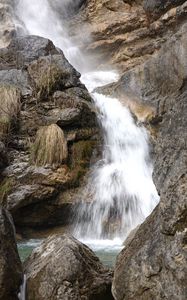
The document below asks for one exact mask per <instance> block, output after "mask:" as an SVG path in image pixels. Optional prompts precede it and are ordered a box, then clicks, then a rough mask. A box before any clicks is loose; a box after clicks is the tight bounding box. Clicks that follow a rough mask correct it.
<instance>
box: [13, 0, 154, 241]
mask: <svg viewBox="0 0 187 300" xmlns="http://www.w3.org/2000/svg"><path fill="white" fill-rule="evenodd" d="M75 2H76V1H74V3H75ZM55 3H57V4H58V3H59V0H56V1H55V2H53V5H51V4H50V2H49V1H48V0H39V1H38V0H32V1H30V0H20V1H19V3H18V7H17V14H18V15H19V18H20V19H21V21H22V23H23V24H24V26H25V30H26V31H27V32H28V33H29V34H34V35H39V36H43V37H46V38H49V39H51V40H52V41H53V42H54V44H55V45H56V46H57V47H59V48H61V49H62V50H63V51H64V53H65V56H66V57H67V59H68V60H69V61H70V62H71V63H72V65H74V67H75V68H77V69H78V70H79V71H80V72H82V77H81V80H82V82H84V83H85V85H86V86H87V88H88V90H89V91H90V93H92V92H93V90H94V88H96V87H98V86H102V85H105V84H107V83H110V82H113V81H116V80H117V79H118V75H117V74H116V73H115V72H113V71H111V72H109V71H107V72H104V71H94V70H93V71H92V72H89V73H85V69H86V67H87V65H89V62H88V61H86V59H85V58H84V57H83V56H82V54H81V53H80V51H79V49H78V48H77V47H76V45H73V43H72V41H71V39H70V38H69V37H68V31H67V28H66V25H65V21H64V20H61V19H60V18H59V16H58V14H57V12H56V10H55V9H54V6H55ZM60 3H61V10H63V2H62V1H61V2H60ZM64 3H66V4H67V0H66V1H65V2H64ZM71 3H72V2H71V1H68V4H69V5H70V4H71ZM67 7H70V6H67V5H65V6H64V10H65V9H67ZM92 97H93V100H94V102H95V105H96V107H97V108H98V120H99V123H100V126H101V128H102V131H103V138H104V145H103V154H102V159H101V160H100V161H99V162H98V163H97V164H96V165H95V166H93V170H92V172H91V175H90V177H89V179H88V183H87V186H86V187H85V189H84V191H83V193H82V195H80V197H81V199H82V202H83V203H82V205H81V208H80V209H79V211H78V216H77V220H76V229H75V235H76V236H77V237H78V238H80V239H83V240H87V241H88V240H89V239H92V240H94V239H99V240H102V239H114V238H119V240H120V243H121V240H123V239H124V237H125V236H127V234H128V233H129V231H130V230H131V229H133V228H135V227H136V225H138V224H139V223H141V222H142V221H143V220H144V219H145V218H146V217H147V216H148V215H149V214H150V213H151V211H152V210H153V208H154V207H155V205H156V204H157V203H158V201H159V197H158V194H157V191H156V188H155V186H154V183H153V181H152V170H153V168H152V164H151V161H150V157H149V147H148V134H147V132H146V130H145V128H143V127H142V126H137V125H136V124H135V121H134V119H133V117H132V115H131V113H130V112H129V110H128V109H127V108H126V107H124V106H123V105H122V104H121V103H120V102H119V101H118V99H114V98H110V97H106V96H104V95H102V94H98V93H92ZM88 198H90V199H91V202H90V204H89V205H87V204H85V205H84V202H85V200H86V199H88Z"/></svg>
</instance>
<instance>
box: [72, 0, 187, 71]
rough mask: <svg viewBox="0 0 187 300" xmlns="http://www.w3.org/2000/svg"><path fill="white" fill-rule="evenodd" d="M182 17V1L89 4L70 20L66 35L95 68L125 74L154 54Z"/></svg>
mask: <svg viewBox="0 0 187 300" xmlns="http://www.w3.org/2000/svg"><path fill="white" fill-rule="evenodd" d="M186 14H187V1H184V0H183V1H181V0H173V1H162V0H159V1H157V0H155V1H154V0H153V1H150V0H148V1H143V0H142V1H141V0H140V1H133V0H132V1H123V0H118V1H117V0H91V1H87V2H86V3H85V5H84V6H83V7H82V9H81V10H80V11H79V14H77V15H76V16H75V17H74V18H72V20H71V23H72V30H70V34H71V35H72V38H74V40H75V43H77V44H79V45H80V46H82V50H83V51H84V53H85V54H86V55H90V56H91V58H93V57H95V60H96V61H97V65H98V62H100V66H103V67H105V66H106V65H107V66H108V65H109V64H111V65H113V66H114V67H117V68H118V69H121V70H122V71H126V70H128V69H131V68H132V67H134V66H136V65H139V64H141V63H143V62H144V61H146V60H147V59H149V58H150V56H152V55H154V54H155V53H157V51H158V50H159V49H160V48H161V46H162V44H163V43H164V42H166V41H167V40H168V39H169V38H171V37H172V35H173V34H174V33H175V32H176V31H177V30H178V28H179V27H180V25H181V24H182V23H183V22H184V20H185V18H186ZM155 19H156V20H155ZM82 28H84V32H85V34H84V36H85V38H83V37H82V30H83V29H82Z"/></svg>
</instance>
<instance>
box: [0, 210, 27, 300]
mask: <svg viewBox="0 0 187 300" xmlns="http://www.w3.org/2000/svg"><path fill="white" fill-rule="evenodd" d="M21 282H22V266H21V261H20V258H19V255H18V251H17V246H16V241H15V236H14V228H13V223H12V219H11V216H10V215H9V213H8V212H7V211H6V210H5V209H2V208H0V299H1V300H18V296H17V295H18V292H19V288H20V284H21Z"/></svg>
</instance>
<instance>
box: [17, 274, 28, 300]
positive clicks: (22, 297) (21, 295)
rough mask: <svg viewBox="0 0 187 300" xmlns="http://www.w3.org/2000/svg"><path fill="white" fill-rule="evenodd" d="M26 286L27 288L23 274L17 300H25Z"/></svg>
mask: <svg viewBox="0 0 187 300" xmlns="http://www.w3.org/2000/svg"><path fill="white" fill-rule="evenodd" d="M26 286H27V277H26V275H25V274H24V275H23V283H22V285H21V286H20V292H19V294H18V299H19V300H26Z"/></svg>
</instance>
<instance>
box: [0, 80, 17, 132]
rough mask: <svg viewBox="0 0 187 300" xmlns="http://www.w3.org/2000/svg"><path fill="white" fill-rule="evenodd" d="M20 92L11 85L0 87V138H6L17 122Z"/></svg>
mask: <svg viewBox="0 0 187 300" xmlns="http://www.w3.org/2000/svg"><path fill="white" fill-rule="evenodd" d="M20 97H21V95H20V91H19V90H18V89H17V88H16V87H14V86H11V85H1V86H0V136H6V135H7V134H8V133H9V132H10V129H11V126H12V125H13V124H15V123H16V122H17V119H18V115H19V112H20V107H21V102H20Z"/></svg>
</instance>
